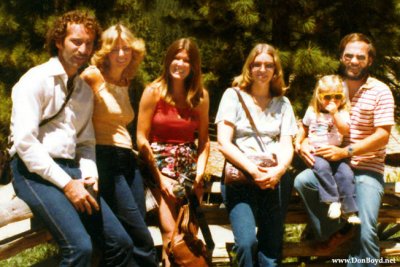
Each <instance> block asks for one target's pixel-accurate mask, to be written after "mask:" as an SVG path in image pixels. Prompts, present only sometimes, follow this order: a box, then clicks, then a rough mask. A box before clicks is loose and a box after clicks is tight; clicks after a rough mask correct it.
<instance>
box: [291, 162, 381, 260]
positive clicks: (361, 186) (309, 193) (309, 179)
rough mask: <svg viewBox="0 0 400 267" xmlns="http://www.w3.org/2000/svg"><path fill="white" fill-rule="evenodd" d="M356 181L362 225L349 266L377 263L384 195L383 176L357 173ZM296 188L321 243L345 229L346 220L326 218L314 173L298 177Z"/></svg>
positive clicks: (362, 171)
mask: <svg viewBox="0 0 400 267" xmlns="http://www.w3.org/2000/svg"><path fill="white" fill-rule="evenodd" d="M354 178H355V182H356V202H357V206H358V216H359V218H360V220H361V225H360V226H359V228H357V232H356V236H355V239H354V245H353V246H352V249H351V252H350V255H349V259H350V260H351V261H350V262H357V261H359V259H367V258H370V259H378V258H379V257H380V250H379V244H378V236H377V227H376V226H377V222H378V214H379V208H380V205H381V199H382V196H383V193H384V188H383V185H384V181H383V175H382V174H380V173H376V172H372V171H366V170H354ZM294 186H295V188H296V190H297V192H299V194H300V196H301V198H302V199H303V201H304V205H305V207H306V210H307V213H308V215H309V217H310V222H311V225H312V227H313V229H314V230H315V233H316V235H317V238H318V239H319V240H327V239H328V238H329V237H330V236H331V235H332V234H333V233H335V232H336V231H338V230H339V229H340V228H341V227H342V226H343V225H344V223H345V222H344V221H343V220H342V221H340V220H331V219H329V218H328V217H327V212H328V206H327V205H325V204H323V203H321V202H319V201H318V200H319V196H318V186H319V182H318V179H317V178H316V176H315V175H314V173H313V172H312V170H311V169H306V170H304V171H303V172H301V173H300V174H299V175H297V177H296V179H295V181H294ZM352 259H353V260H352ZM348 266H367V264H356V263H350V264H348Z"/></svg>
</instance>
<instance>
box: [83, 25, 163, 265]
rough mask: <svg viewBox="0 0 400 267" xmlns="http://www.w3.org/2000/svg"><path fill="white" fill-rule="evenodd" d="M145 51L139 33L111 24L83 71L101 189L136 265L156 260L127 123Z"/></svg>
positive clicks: (131, 118) (155, 262)
mask: <svg viewBox="0 0 400 267" xmlns="http://www.w3.org/2000/svg"><path fill="white" fill-rule="evenodd" d="M144 54H145V45H144V42H143V40H142V39H139V38H137V37H135V36H134V35H133V34H132V33H131V32H130V31H129V30H128V29H127V28H126V27H125V26H123V25H121V24H117V25H113V26H111V27H109V28H108V29H107V30H105V31H104V33H103V35H102V37H101V48H100V50H99V51H97V52H96V53H95V54H94V56H93V57H92V60H91V63H92V66H90V67H88V68H87V69H86V70H85V71H84V72H83V73H82V77H83V78H84V79H85V80H86V82H87V83H88V84H89V85H90V86H91V88H92V90H93V92H94V112H93V125H94V128H95V134H96V160H97V167H98V170H99V185H100V194H101V195H102V196H103V197H104V199H105V200H106V201H107V203H108V204H109V205H110V207H111V209H112V210H113V211H114V213H115V214H116V215H117V217H118V218H119V220H120V221H121V222H122V224H123V226H124V227H125V229H126V230H127V232H128V233H129V235H130V237H131V239H132V241H133V245H134V248H133V251H132V253H133V258H134V261H135V266H158V263H157V260H156V251H155V248H154V244H153V239H152V237H151V235H150V232H149V230H148V228H147V225H146V223H145V221H144V216H145V210H144V193H143V180H142V177H141V175H140V172H139V171H137V167H136V162H135V158H134V155H133V151H132V140H131V137H130V134H129V132H128V129H127V125H128V124H129V123H130V122H131V121H132V120H133V118H134V112H133V109H132V107H131V103H130V100H129V95H128V88H129V85H130V82H131V80H132V79H133V77H134V75H135V73H136V71H137V69H138V67H139V64H140V62H141V61H142V59H143V57H144ZM105 256H106V257H107V256H108V255H105Z"/></svg>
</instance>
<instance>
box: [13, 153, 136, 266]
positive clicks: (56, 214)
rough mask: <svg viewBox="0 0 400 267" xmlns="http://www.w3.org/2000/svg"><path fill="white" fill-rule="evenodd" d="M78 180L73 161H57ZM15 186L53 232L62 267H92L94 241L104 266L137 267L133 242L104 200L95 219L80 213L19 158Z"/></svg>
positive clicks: (95, 214)
mask: <svg viewBox="0 0 400 267" xmlns="http://www.w3.org/2000/svg"><path fill="white" fill-rule="evenodd" d="M56 162H57V164H58V165H59V166H60V167H61V168H62V169H63V170H65V172H67V173H68V174H69V175H70V176H71V177H73V178H74V179H80V178H81V172H80V170H79V168H78V165H77V164H76V163H75V162H74V161H73V160H65V159H60V160H56ZM11 169H12V172H13V176H14V180H13V186H14V189H15V192H16V194H17V196H18V197H19V198H21V199H22V200H24V201H25V202H26V203H27V204H28V206H29V207H30V208H31V210H32V212H33V213H34V214H35V216H36V217H38V218H39V219H40V220H41V221H43V223H44V224H45V226H46V227H47V228H48V230H49V231H50V233H51V235H52V236H53V238H54V239H55V241H56V242H57V244H58V246H59V248H60V254H61V257H62V259H61V262H60V266H90V265H91V257H92V251H93V245H92V244H93V241H96V242H95V244H100V246H101V248H102V250H103V255H104V257H103V261H104V262H102V263H101V264H102V265H103V266H133V260H132V246H133V244H132V241H131V239H130V238H129V235H128V234H127V233H126V231H125V230H124V228H123V227H122V225H121V224H120V223H119V221H118V219H117V218H116V217H115V215H114V214H113V213H112V211H111V209H110V208H109V207H108V205H107V204H106V203H105V201H104V200H103V199H102V198H98V201H99V204H100V207H101V209H100V211H99V212H96V213H94V214H93V215H91V216H90V215H88V214H86V213H79V212H77V210H76V209H75V208H74V206H73V205H72V203H71V202H70V201H69V200H68V199H67V198H66V197H65V195H64V193H63V191H62V190H60V189H59V188H57V187H56V186H54V185H53V184H51V183H50V182H48V181H46V180H44V179H43V178H41V177H40V176H39V175H37V174H34V173H31V172H29V171H28V169H27V168H26V166H25V164H24V163H23V161H22V160H20V159H19V158H18V157H16V158H14V159H13V160H12V162H11Z"/></svg>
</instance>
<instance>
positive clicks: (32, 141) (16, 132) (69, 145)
mask: <svg viewBox="0 0 400 267" xmlns="http://www.w3.org/2000/svg"><path fill="white" fill-rule="evenodd" d="M67 80H68V76H67V74H66V72H65V70H64V68H63V66H62V65H61V63H60V61H59V60H58V58H57V57H55V58H51V59H50V60H49V61H48V62H46V63H44V64H42V65H39V66H36V67H34V68H32V69H30V70H29V71H28V72H27V73H25V74H24V75H23V76H22V77H21V79H20V80H19V81H18V82H17V84H16V85H15V86H14V87H13V89H12V101H13V107H12V114H11V140H12V141H13V147H12V148H11V151H10V153H11V155H13V154H15V153H18V156H19V157H20V158H21V160H22V161H23V162H24V163H25V165H26V166H27V168H28V170H29V171H31V172H33V173H36V174H38V175H40V176H41V177H42V178H43V179H46V180H48V181H50V182H51V183H53V184H54V185H56V186H58V187H59V188H63V187H64V186H65V185H66V184H67V183H68V182H69V181H70V180H71V177H70V176H69V175H68V174H67V173H66V172H65V171H64V170H63V169H62V168H60V167H59V166H58V164H57V163H55V161H54V160H53V159H54V158H63V159H75V160H76V161H77V162H78V163H79V166H80V170H81V172H82V177H95V178H97V177H98V173H97V167H96V163H95V144H96V140H95V136H94V130H93V125H92V113H93V94H92V90H91V89H90V87H89V85H88V84H86V83H85V82H84V81H83V80H82V79H81V78H80V77H78V76H77V77H75V89H74V92H73V93H72V96H71V99H70V100H69V102H68V104H67V105H66V107H65V108H64V110H63V111H62V112H61V113H60V114H59V115H58V116H57V117H56V118H54V119H53V120H51V121H50V122H49V123H47V124H45V125H43V126H41V127H39V124H40V122H41V121H43V120H44V119H46V118H50V117H52V116H53V115H54V114H56V113H57V112H58V111H59V110H60V109H61V106H62V105H63V103H64V101H65V98H66V96H67V91H66V90H67V89H66V87H67V86H66V84H67ZM62 83H64V85H63V84H62Z"/></svg>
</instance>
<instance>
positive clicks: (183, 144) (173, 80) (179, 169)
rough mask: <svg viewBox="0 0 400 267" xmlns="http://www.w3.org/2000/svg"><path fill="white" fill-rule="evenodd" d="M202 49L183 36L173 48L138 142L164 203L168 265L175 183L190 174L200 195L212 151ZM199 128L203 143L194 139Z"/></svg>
mask: <svg viewBox="0 0 400 267" xmlns="http://www.w3.org/2000/svg"><path fill="white" fill-rule="evenodd" d="M200 66H201V64H200V54H199V50H198V48H197V46H196V44H195V43H194V42H193V41H191V40H190V39H186V38H183V39H179V40H177V41H175V42H173V43H172V44H171V45H170V47H169V48H168V50H167V54H166V57H165V59H164V66H163V72H162V74H161V76H160V77H158V78H157V79H156V80H155V81H154V82H152V83H151V84H150V85H149V86H147V88H146V89H145V91H144V92H143V95H142V98H141V100H140V105H139V114H138V126H137V143H138V149H139V153H140V154H141V156H142V157H143V158H144V160H145V161H146V162H147V164H148V165H149V166H150V169H151V171H152V173H153V176H154V180H155V183H156V186H155V187H154V188H153V190H152V191H153V193H154V195H155V198H156V199H157V201H158V204H159V220H160V229H161V234H162V239H163V261H164V266H170V263H169V260H168V257H167V256H166V253H165V249H166V246H167V245H168V243H169V241H170V240H171V236H172V233H173V230H174V227H175V220H176V218H177V210H178V208H179V207H178V205H179V204H178V203H179V201H178V199H177V197H176V196H175V195H174V193H173V188H174V185H175V184H178V183H179V182H180V179H179V175H180V174H184V175H186V176H187V177H189V178H191V179H192V180H194V189H195V192H196V194H197V196H198V197H200V196H201V194H202V185H203V183H202V179H203V175H204V171H205V167H206V163H207V158H208V154H209V146H210V144H209V139H208V110H209V98H208V93H207V91H206V90H205V89H204V88H203V86H202V82H201V69H200ZM195 132H197V133H198V135H197V136H198V145H197V146H196V145H195V144H194V141H195Z"/></svg>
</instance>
